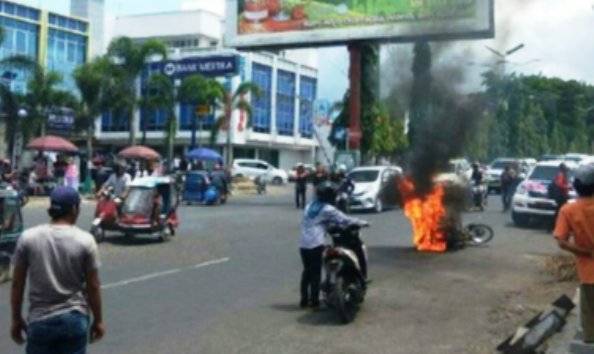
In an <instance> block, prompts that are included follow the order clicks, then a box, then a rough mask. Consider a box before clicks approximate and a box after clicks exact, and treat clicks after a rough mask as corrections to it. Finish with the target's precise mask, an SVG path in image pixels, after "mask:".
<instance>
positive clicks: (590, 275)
mask: <svg viewBox="0 0 594 354" xmlns="http://www.w3.org/2000/svg"><path fill="white" fill-rule="evenodd" d="M573 185H574V188H575V190H576V192H577V193H578V196H579V198H578V199H577V200H576V201H575V203H569V204H566V205H565V206H563V208H561V211H560V212H559V216H558V218H557V223H556V225H555V231H554V234H555V238H556V239H557V241H558V243H559V247H560V248H561V249H563V250H565V251H568V252H571V253H573V254H574V255H575V256H576V258H577V262H576V265H577V272H578V277H579V280H580V283H581V286H580V310H581V319H582V327H583V329H584V342H586V343H594V165H590V166H585V167H581V168H580V169H578V171H577V172H576V176H575V180H574V182H573Z"/></svg>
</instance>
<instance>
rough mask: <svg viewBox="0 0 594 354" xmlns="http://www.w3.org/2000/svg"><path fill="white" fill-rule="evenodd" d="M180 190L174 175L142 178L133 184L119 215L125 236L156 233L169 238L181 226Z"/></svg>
mask: <svg viewBox="0 0 594 354" xmlns="http://www.w3.org/2000/svg"><path fill="white" fill-rule="evenodd" d="M177 206H178V200H177V193H176V188H175V180H174V179H173V178H171V177H142V178H137V179H135V180H134V181H133V182H132V183H131V184H130V190H129V192H128V195H127V197H126V199H125V200H124V203H123V204H122V208H121V211H120V215H119V217H118V221H117V225H118V228H119V230H120V231H121V232H123V233H124V234H125V235H128V236H133V235H137V234H151V235H157V236H158V237H159V239H160V240H161V241H166V240H167V239H169V238H170V237H171V236H174V235H175V230H176V229H177V227H178V225H179V219H178V217H177Z"/></svg>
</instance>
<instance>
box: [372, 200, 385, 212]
mask: <svg viewBox="0 0 594 354" xmlns="http://www.w3.org/2000/svg"><path fill="white" fill-rule="evenodd" d="M373 210H374V211H375V212H376V213H381V212H382V211H384V203H383V202H382V200H381V199H380V198H377V199H376V200H375V205H374V207H373Z"/></svg>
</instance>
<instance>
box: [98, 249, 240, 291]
mask: <svg viewBox="0 0 594 354" xmlns="http://www.w3.org/2000/svg"><path fill="white" fill-rule="evenodd" d="M229 260H230V258H229V257H225V258H220V259H215V260H212V261H207V262H203V263H199V264H196V265H193V266H191V267H186V268H176V269H170V270H166V271H163V272H157V273H151V274H147V275H143V276H140V277H135V278H130V279H126V280H121V281H118V282H115V283H109V284H105V285H102V286H101V289H104V290H105V289H112V288H118V287H121V286H125V285H130V284H134V283H140V282H143V281H147V280H150V279H154V278H160V277H164V276H166V275H171V274H176V273H179V272H182V271H184V270H190V269H199V268H204V267H208V266H211V265H215V264H221V263H225V262H228V261H229Z"/></svg>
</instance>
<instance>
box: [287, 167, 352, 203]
mask: <svg viewBox="0 0 594 354" xmlns="http://www.w3.org/2000/svg"><path fill="white" fill-rule="evenodd" d="M324 182H332V183H334V185H335V186H336V188H337V191H336V192H337V194H340V193H342V192H347V193H349V194H350V193H351V192H352V191H353V189H354V185H353V182H352V181H351V180H350V179H349V178H348V175H347V168H346V166H344V165H339V166H336V168H335V169H334V170H333V171H332V172H329V171H328V168H327V167H326V166H325V165H323V164H321V163H318V164H316V166H315V170H314V171H312V172H310V171H307V170H306V169H305V165H303V164H298V165H297V167H296V171H295V207H296V208H298V209H305V207H306V206H307V189H308V185H309V184H311V185H312V186H313V189H314V190H315V189H316V188H317V187H318V186H319V185H321V184H322V183H324Z"/></svg>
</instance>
